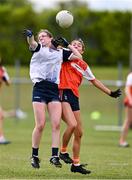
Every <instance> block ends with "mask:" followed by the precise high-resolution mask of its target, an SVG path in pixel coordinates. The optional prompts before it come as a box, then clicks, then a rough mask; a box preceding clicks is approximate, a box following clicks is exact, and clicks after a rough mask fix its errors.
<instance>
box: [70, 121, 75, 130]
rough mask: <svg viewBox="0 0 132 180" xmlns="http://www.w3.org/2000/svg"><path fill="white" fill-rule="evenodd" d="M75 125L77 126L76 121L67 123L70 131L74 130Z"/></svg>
mask: <svg viewBox="0 0 132 180" xmlns="http://www.w3.org/2000/svg"><path fill="white" fill-rule="evenodd" d="M76 127H77V122H76V121H75V122H72V123H70V125H69V128H70V129H71V130H72V131H74V130H75V128H76Z"/></svg>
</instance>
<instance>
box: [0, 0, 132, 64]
mask: <svg viewBox="0 0 132 180" xmlns="http://www.w3.org/2000/svg"><path fill="white" fill-rule="evenodd" d="M62 9H67V10H69V11H71V12H72V13H73V16H74V23H73V25H72V26H71V27H70V28H68V29H62V28H60V27H59V26H58V25H57V24H56V21H55V16H56V14H57V12H58V11H59V10H62ZM131 16H132V12H131V11H123V12H122V11H119V10H118V11H105V10H104V11H93V10H91V9H90V8H88V6H87V5H86V3H85V1H79V0H71V1H61V2H60V3H59V2H58V6H57V8H56V9H43V10H42V11H40V12H37V11H35V10H34V8H33V6H32V4H31V2H30V1H28V0H19V1H18V0H0V17H1V20H0V54H1V57H2V59H3V61H4V64H11V65H12V64H13V63H14V62H15V60H16V59H19V60H20V61H21V64H23V65H28V64H29V60H30V57H31V54H30V53H29V51H28V48H27V43H26V40H25V38H24V36H23V34H22V32H23V30H24V29H25V28H31V29H32V30H33V32H34V34H35V35H36V34H37V32H38V31H39V30H40V29H42V28H46V29H48V30H50V31H51V32H52V33H53V35H54V36H57V35H62V36H64V37H65V38H67V40H68V41H71V40H72V39H73V38H76V37H81V38H82V40H83V41H84V43H85V45H86V51H85V54H84V59H85V60H86V61H87V62H88V64H92V65H98V66H102V65H111V66H115V65H116V64H117V62H118V61H121V62H122V64H123V65H125V66H128V64H129V49H130V47H129V46H130V20H131Z"/></svg>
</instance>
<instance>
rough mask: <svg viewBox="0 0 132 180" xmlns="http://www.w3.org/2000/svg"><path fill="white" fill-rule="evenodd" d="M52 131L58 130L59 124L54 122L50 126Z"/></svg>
mask: <svg viewBox="0 0 132 180" xmlns="http://www.w3.org/2000/svg"><path fill="white" fill-rule="evenodd" d="M52 129H53V130H60V122H54V123H53V124H52Z"/></svg>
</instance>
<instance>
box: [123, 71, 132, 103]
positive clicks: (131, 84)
mask: <svg viewBox="0 0 132 180" xmlns="http://www.w3.org/2000/svg"><path fill="white" fill-rule="evenodd" d="M126 87H127V88H129V92H130V95H131V96H132V73H129V74H128V76H127V80H126ZM124 104H125V105H127V106H129V98H128V96H127V94H126V97H125V99H124Z"/></svg>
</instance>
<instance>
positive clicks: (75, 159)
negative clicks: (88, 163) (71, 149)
mask: <svg viewBox="0 0 132 180" xmlns="http://www.w3.org/2000/svg"><path fill="white" fill-rule="evenodd" d="M73 164H74V165H75V166H78V165H80V158H79V157H76V158H73Z"/></svg>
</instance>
